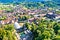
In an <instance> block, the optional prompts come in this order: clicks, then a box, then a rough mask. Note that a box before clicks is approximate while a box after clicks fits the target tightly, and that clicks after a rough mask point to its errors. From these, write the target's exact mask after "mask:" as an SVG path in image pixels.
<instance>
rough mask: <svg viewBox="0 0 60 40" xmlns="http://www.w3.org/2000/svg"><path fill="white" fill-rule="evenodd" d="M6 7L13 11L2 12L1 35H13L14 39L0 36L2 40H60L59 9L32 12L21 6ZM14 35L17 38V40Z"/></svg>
mask: <svg viewBox="0 0 60 40" xmlns="http://www.w3.org/2000/svg"><path fill="white" fill-rule="evenodd" d="M6 6H7V8H8V7H9V8H10V9H11V10H9V11H8V10H0V34H3V35H5V34H6V35H12V38H13V39H12V38H11V39H9V38H10V36H6V35H5V36H1V35H0V40H2V38H4V39H3V40H15V39H16V40H60V9H59V8H57V9H53V8H49V7H45V8H39V9H34V10H31V9H27V8H23V7H21V6H20V5H16V6H14V7H12V6H11V5H6ZM5 26H6V27H5ZM8 27H9V28H8ZM3 29H4V31H3V32H1V31H2V30H3ZM7 30H10V31H7ZM5 32H7V33H5ZM9 32H12V34H11V33H10V34H9ZM13 35H14V36H16V37H15V39H14V37H13ZM7 37H9V38H7Z"/></svg>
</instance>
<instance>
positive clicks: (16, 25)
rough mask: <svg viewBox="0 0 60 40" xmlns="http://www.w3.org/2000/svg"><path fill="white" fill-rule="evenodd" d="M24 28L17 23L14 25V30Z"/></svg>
mask: <svg viewBox="0 0 60 40" xmlns="http://www.w3.org/2000/svg"><path fill="white" fill-rule="evenodd" d="M21 27H22V26H20V25H19V23H17V22H15V23H14V28H15V29H20V28H21Z"/></svg>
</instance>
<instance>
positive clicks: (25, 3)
mask: <svg viewBox="0 0 60 40" xmlns="http://www.w3.org/2000/svg"><path fill="white" fill-rule="evenodd" d="M0 3H3V4H11V3H13V4H14V5H16V4H19V5H21V6H22V7H26V8H28V9H33V8H34V9H35V8H44V7H52V8H54V7H55V8H57V7H60V0H5V1H4V0H0Z"/></svg>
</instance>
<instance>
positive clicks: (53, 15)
mask: <svg viewBox="0 0 60 40" xmlns="http://www.w3.org/2000/svg"><path fill="white" fill-rule="evenodd" d="M45 17H47V18H49V19H54V18H55V17H56V15H55V14H54V13H53V12H49V13H47V14H46V15H45Z"/></svg>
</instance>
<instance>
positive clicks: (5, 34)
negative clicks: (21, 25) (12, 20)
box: [0, 24, 17, 40]
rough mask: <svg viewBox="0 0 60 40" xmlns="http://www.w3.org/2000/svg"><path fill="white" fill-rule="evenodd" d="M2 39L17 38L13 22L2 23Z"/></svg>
mask: <svg viewBox="0 0 60 40" xmlns="http://www.w3.org/2000/svg"><path fill="white" fill-rule="evenodd" d="M0 26H1V27H0V40H16V39H17V38H16V35H15V33H13V32H14V27H13V24H7V25H0Z"/></svg>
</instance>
